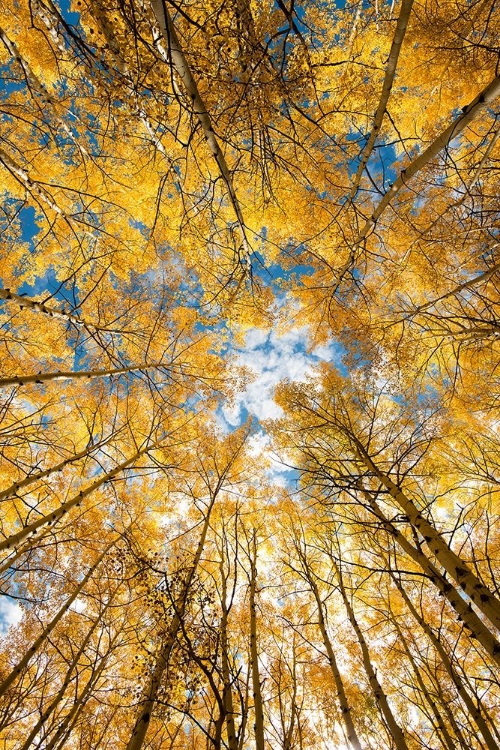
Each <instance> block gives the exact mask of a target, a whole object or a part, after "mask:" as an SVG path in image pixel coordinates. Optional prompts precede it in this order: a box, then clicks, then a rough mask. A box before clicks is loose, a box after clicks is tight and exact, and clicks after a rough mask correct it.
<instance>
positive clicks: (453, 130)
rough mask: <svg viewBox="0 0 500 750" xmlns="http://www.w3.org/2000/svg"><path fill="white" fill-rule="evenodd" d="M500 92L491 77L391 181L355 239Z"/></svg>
mask: <svg viewBox="0 0 500 750" xmlns="http://www.w3.org/2000/svg"><path fill="white" fill-rule="evenodd" d="M499 94H500V76H495V78H493V80H492V81H490V83H489V84H488V85H487V86H486V88H484V89H483V90H482V91H481V92H480V93H479V94H478V95H477V96H476V98H475V99H473V100H472V101H471V102H470V104H468V105H467V106H466V107H464V108H463V110H462V112H461V113H460V115H458V117H457V118H456V119H455V120H454V121H453V122H452V123H451V125H449V126H448V127H447V128H446V129H445V130H443V132H442V133H441V134H440V135H438V137H437V138H436V139H435V140H434V141H433V142H432V143H431V144H430V145H429V146H427V148H426V149H425V151H424V152H423V153H421V154H420V155H419V156H417V157H416V159H414V160H413V161H412V162H411V163H410V164H408V166H407V167H405V169H403V170H402V171H401V173H400V175H399V177H398V178H397V180H396V181H395V182H394V183H393V185H391V187H390V189H389V190H388V191H387V193H386V194H385V195H384V197H383V198H382V200H381V201H380V203H379V204H378V206H376V207H375V209H374V210H373V213H372V215H371V217H370V218H369V219H368V221H367V222H366V224H365V226H364V227H363V229H362V230H361V232H360V234H359V235H358V237H357V238H356V240H355V241H354V244H356V245H357V244H359V243H360V242H362V241H363V240H364V239H365V237H366V236H367V235H368V233H369V232H370V230H371V229H372V228H373V227H374V226H375V224H376V223H377V221H378V220H379V218H380V217H381V216H382V214H383V213H384V211H385V209H386V208H387V207H388V206H390V205H391V203H392V201H393V200H394V198H395V197H396V195H397V194H398V193H399V191H400V190H401V189H402V188H403V187H405V186H406V185H408V183H409V182H410V180H412V179H413V177H415V175H416V174H418V172H420V170H421V169H423V167H425V166H426V165H427V164H429V162H430V161H431V160H432V159H434V157H435V156H437V155H438V154H439V153H440V152H441V151H443V149H445V148H446V147H447V146H449V144H450V142H451V141H452V139H453V138H456V137H457V136H458V135H460V133H461V132H462V131H463V130H464V129H465V128H466V127H467V125H469V123H471V122H472V121H473V120H474V119H475V117H477V115H478V114H479V113H480V112H482V111H483V109H485V107H486V105H487V104H489V103H490V102H492V101H494V100H495V99H496V98H497V96H498V95H499Z"/></svg>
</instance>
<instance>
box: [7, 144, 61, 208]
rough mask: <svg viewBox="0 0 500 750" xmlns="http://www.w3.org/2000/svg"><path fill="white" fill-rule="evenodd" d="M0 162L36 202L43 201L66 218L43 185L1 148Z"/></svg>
mask: <svg viewBox="0 0 500 750" xmlns="http://www.w3.org/2000/svg"><path fill="white" fill-rule="evenodd" d="M0 162H1V163H2V164H3V165H4V167H5V169H6V170H7V171H8V172H10V173H11V175H12V176H13V177H14V178H15V179H16V180H17V181H18V182H19V183H20V184H21V185H22V186H23V187H24V188H25V189H26V190H27V192H28V193H30V195H32V196H33V199H34V200H35V201H36V202H37V203H38V202H39V201H40V202H41V203H45V205H46V206H49V208H50V209H52V211H54V213H56V214H57V215H58V216H61V217H62V218H64V219H66V220H67V218H68V217H67V216H66V215H65V213H64V211H63V210H62V208H60V206H58V205H57V203H56V202H55V201H54V199H53V198H52V196H51V195H50V194H49V193H48V191H47V190H46V189H45V186H44V185H43V184H42V183H40V182H38V181H37V180H33V179H32V178H31V177H30V176H29V174H28V173H27V171H26V170H25V169H23V167H21V166H20V165H19V164H17V163H16V162H15V161H14V159H13V158H12V157H11V156H9V154H8V153H7V152H6V151H4V149H3V148H0Z"/></svg>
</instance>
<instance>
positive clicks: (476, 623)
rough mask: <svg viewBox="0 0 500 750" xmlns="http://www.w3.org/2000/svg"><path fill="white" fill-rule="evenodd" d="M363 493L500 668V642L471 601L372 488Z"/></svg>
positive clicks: (382, 520)
mask: <svg viewBox="0 0 500 750" xmlns="http://www.w3.org/2000/svg"><path fill="white" fill-rule="evenodd" d="M362 492H363V494H364V495H365V497H366V498H367V499H368V502H369V503H370V506H371V508H372V510H373V513H374V515H375V516H376V517H377V518H379V519H380V520H381V522H382V524H383V526H384V528H385V529H386V531H387V532H388V533H389V534H390V535H391V536H392V538H393V539H394V540H395V541H396V542H397V543H398V544H399V546H400V547H401V549H402V550H404V552H406V554H407V555H408V556H409V557H410V558H411V559H412V560H413V561H414V562H416V563H417V565H418V566H419V567H420V568H421V569H422V570H423V572H424V573H425V574H426V575H427V576H428V577H429V579H430V581H431V582H432V583H433V584H434V585H435V586H436V588H437V589H438V591H439V593H440V594H441V596H444V597H445V598H446V599H447V600H448V602H449V604H450V605H451V607H452V608H453V609H454V610H455V612H456V613H457V615H458V617H459V619H460V620H463V622H464V624H465V625H466V627H467V628H468V629H469V630H470V631H471V633H472V637H474V638H476V640H477V641H478V643H480V644H481V646H482V647H483V648H484V650H485V651H486V652H487V653H488V654H489V655H490V656H491V657H492V659H493V660H494V661H495V662H496V664H497V665H498V666H499V667H500V643H499V642H498V640H497V639H496V638H495V637H494V636H493V635H492V634H491V632H490V631H489V630H488V628H487V627H486V626H485V625H484V623H483V621H482V620H481V619H480V618H479V617H478V615H477V614H476V613H475V612H474V610H473V609H472V607H471V605H470V603H467V601H465V599H464V598H463V596H461V594H460V593H459V592H458V591H457V590H456V589H455V587H454V586H453V585H452V584H451V583H450V582H449V581H448V580H447V579H446V578H445V577H444V576H443V575H442V574H441V573H440V572H439V570H438V569H437V568H436V567H435V566H434V565H433V564H432V563H431V562H430V560H429V559H428V557H427V556H426V555H424V553H423V552H421V551H420V550H419V549H417V548H416V547H414V546H413V545H412V544H410V542H409V541H408V540H407V538H406V537H405V536H404V534H402V533H401V532H400V531H399V529H397V528H396V527H395V526H394V525H393V524H392V523H391V522H390V521H388V520H387V519H386V518H385V516H384V514H383V513H382V511H381V510H380V508H379V506H378V505H377V503H376V501H375V500H374V499H373V498H372V496H371V494H370V492H368V490H364V489H362Z"/></svg>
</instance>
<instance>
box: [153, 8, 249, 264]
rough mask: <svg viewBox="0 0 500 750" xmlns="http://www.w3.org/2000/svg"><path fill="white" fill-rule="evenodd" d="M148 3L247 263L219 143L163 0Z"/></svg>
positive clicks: (239, 219)
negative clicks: (223, 187)
mask: <svg viewBox="0 0 500 750" xmlns="http://www.w3.org/2000/svg"><path fill="white" fill-rule="evenodd" d="M151 6H152V8H153V13H154V15H155V17H156V21H157V23H158V26H159V29H160V32H161V35H162V36H163V39H164V40H165V42H166V43H167V51H165V50H163V49H162V48H159V52H160V54H161V55H162V57H163V59H164V60H165V62H167V63H168V62H169V60H168V56H170V60H171V62H172V65H173V67H174V69H175V71H176V73H177V75H178V76H179V78H180V79H181V80H182V83H183V85H184V88H185V89H186V92H187V94H188V95H189V98H190V99H191V102H192V107H193V113H194V114H195V115H196V117H197V119H198V122H199V123H200V125H201V127H202V130H203V134H204V136H205V139H206V141H207V144H208V147H209V148H210V152H211V154H212V156H213V158H214V159H215V162H216V164H217V166H218V168H219V171H220V174H221V176H222V179H223V180H224V183H225V185H226V188H227V191H228V194H229V200H230V202H231V205H232V207H233V211H234V213H235V216H236V221H237V223H238V228H239V231H240V235H241V242H242V246H243V258H242V259H240V260H241V262H243V263H244V264H248V263H250V253H251V248H250V246H249V243H248V240H247V235H246V229H245V222H244V219H243V213H242V210H241V206H240V203H239V200H238V197H237V195H236V191H235V189H234V184H233V178H232V176H231V172H230V170H229V167H228V164H227V162H226V158H225V156H224V154H223V153H222V150H221V148H220V146H219V142H218V140H217V137H216V135H215V132H214V129H213V125H212V122H211V119H210V115H209V113H208V109H207V107H206V105H205V103H204V101H203V99H202V98H201V95H200V92H199V90H198V86H197V84H196V81H195V79H194V77H193V74H192V73H191V69H190V67H189V64H188V62H187V60H186V57H185V55H184V51H183V49H182V46H181V43H180V41H179V38H178V36H177V32H176V30H175V27H174V24H173V22H172V19H171V18H170V15H169V12H168V9H167V6H166V3H165V0H151ZM157 46H158V45H157Z"/></svg>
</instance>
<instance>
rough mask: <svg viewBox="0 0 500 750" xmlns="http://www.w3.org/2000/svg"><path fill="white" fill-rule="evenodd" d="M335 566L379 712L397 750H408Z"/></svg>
mask: <svg viewBox="0 0 500 750" xmlns="http://www.w3.org/2000/svg"><path fill="white" fill-rule="evenodd" d="M330 559H331V561H332V563H333V566H334V568H335V571H336V573H337V577H338V581H339V588H340V593H341V595H342V599H343V602H344V606H345V608H346V610H347V615H348V617H349V620H350V622H351V625H352V627H353V629H354V631H355V633H356V636H357V638H358V642H359V645H360V647H361V653H362V655H363V665H364V667H365V672H366V676H367V677H368V681H369V683H370V687H371V688H372V690H373V694H374V696H375V700H376V702H377V704H378V707H379V710H380V711H381V713H382V715H383V717H384V719H385V721H386V722H387V726H388V727H389V732H390V733H391V735H392V738H393V740H394V743H395V745H396V748H397V750H408V745H407V744H406V740H405V738H404V734H403V731H402V729H401V727H400V726H399V724H398V722H397V721H396V718H395V716H394V714H393V713H392V710H391V707H390V706H389V702H388V700H387V696H386V694H385V693H384V690H383V688H382V685H381V684H380V682H379V681H378V678H377V675H376V672H375V669H374V667H373V664H372V662H371V659H370V652H369V650H368V646H367V643H366V640H365V637H364V635H363V633H362V631H361V628H360V627H359V625H358V621H357V620H356V616H355V614H354V610H353V608H352V606H351V603H350V601H349V597H348V596H347V592H346V590H345V587H344V581H343V578H342V571H341V570H340V568H339V566H338V565H337V563H336V562H335V561H334V560H333V558H330Z"/></svg>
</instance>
